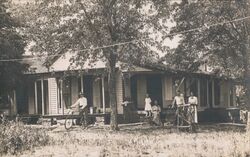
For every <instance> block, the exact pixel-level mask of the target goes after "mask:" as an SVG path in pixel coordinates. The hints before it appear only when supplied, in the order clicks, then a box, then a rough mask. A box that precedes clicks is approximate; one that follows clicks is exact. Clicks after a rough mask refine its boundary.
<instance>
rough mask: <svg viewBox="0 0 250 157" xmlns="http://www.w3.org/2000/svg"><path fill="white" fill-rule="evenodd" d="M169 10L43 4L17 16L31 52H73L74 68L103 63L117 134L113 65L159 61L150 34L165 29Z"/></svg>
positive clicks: (141, 4)
mask: <svg viewBox="0 0 250 157" xmlns="http://www.w3.org/2000/svg"><path fill="white" fill-rule="evenodd" d="M168 6H169V4H168V1H166V0H154V1H153V0H64V1H58V0H43V1H39V2H37V1H36V4H35V5H32V7H30V6H29V8H24V9H23V11H21V14H20V12H19V13H18V14H19V15H21V16H22V17H25V18H26V24H27V25H28V26H29V28H26V30H28V32H27V33H29V34H30V37H31V39H32V40H33V41H35V42H36V45H35V47H34V48H33V51H36V52H46V54H48V55H54V54H64V53H65V52H68V51H73V52H77V55H75V56H74V58H72V59H71V61H72V62H74V63H77V64H78V65H83V64H84V61H86V60H87V59H91V60H92V61H95V60H97V59H99V58H101V59H103V58H104V59H105V60H106V62H107V69H108V84H109V93H110V94H109V95H110V106H111V110H112V111H111V129H112V130H117V129H118V124H117V103H116V90H115V89H116V88H115V80H116V69H115V68H116V63H117V62H118V61H124V62H126V63H127V64H131V63H134V62H137V63H140V64H143V63H145V61H151V60H152V59H155V58H157V54H156V53H154V52H153V51H151V50H150V48H149V47H150V46H154V47H157V48H158V49H161V50H162V49H163V48H161V46H160V45H161V44H160V40H158V42H156V38H157V36H152V33H155V32H160V31H162V29H163V28H164V27H163V23H162V21H165V20H166V19H167V18H168V17H169V16H168V15H169V13H168ZM30 8H32V9H30ZM24 10H25V11H24ZM29 13H32V14H29ZM27 15H29V16H27ZM138 39H142V40H138ZM96 48H97V49H96ZM86 49H88V50H86ZM82 50H85V51H82Z"/></svg>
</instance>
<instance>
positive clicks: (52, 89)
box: [48, 78, 58, 114]
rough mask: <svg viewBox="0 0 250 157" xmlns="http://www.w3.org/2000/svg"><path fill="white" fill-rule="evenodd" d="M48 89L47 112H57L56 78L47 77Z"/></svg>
mask: <svg viewBox="0 0 250 157" xmlns="http://www.w3.org/2000/svg"><path fill="white" fill-rule="evenodd" d="M48 85H49V86H48V89H49V114H57V113H58V101H57V100H58V98H57V97H58V95H57V94H58V92H57V88H58V87H57V82H56V78H49V79H48Z"/></svg>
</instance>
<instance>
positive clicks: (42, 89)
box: [41, 79, 45, 115]
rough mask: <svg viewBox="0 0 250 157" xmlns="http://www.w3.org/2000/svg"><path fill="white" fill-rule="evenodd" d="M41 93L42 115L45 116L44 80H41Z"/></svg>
mask: <svg viewBox="0 0 250 157" xmlns="http://www.w3.org/2000/svg"><path fill="white" fill-rule="evenodd" d="M41 92H42V115H44V114H45V112H44V109H45V108H44V87H43V79H42V80H41Z"/></svg>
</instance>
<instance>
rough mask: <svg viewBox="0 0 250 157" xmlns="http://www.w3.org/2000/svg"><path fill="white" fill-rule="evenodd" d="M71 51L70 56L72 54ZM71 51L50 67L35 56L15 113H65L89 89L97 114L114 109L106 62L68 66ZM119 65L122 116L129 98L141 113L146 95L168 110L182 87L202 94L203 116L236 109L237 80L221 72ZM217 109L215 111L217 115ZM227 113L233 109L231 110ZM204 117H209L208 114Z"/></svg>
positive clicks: (199, 107) (21, 89)
mask: <svg viewBox="0 0 250 157" xmlns="http://www.w3.org/2000/svg"><path fill="white" fill-rule="evenodd" d="M67 55H68V56H67ZM69 58H70V54H66V56H61V57H59V58H57V60H55V61H54V62H53V64H52V65H50V66H49V67H45V66H44V65H43V64H42V63H43V62H42V61H41V60H40V61H39V62H40V64H39V62H37V61H36V60H30V61H29V64H30V65H31V66H30V70H29V72H27V73H26V74H25V75H26V79H25V81H24V82H23V84H22V86H20V87H19V88H18V89H17V90H16V92H15V102H14V105H12V107H13V108H15V109H12V111H13V112H12V114H19V115H42V116H45V115H65V114H66V110H67V108H69V106H70V105H71V104H72V103H74V102H75V101H76V100H77V98H78V93H79V92H84V93H85V96H86V97H87V99H88V106H89V107H94V108H95V112H98V113H108V112H110V106H109V99H108V98H109V97H108V80H107V79H108V78H107V72H106V68H105V62H104V61H102V60H98V61H96V62H94V63H93V64H91V65H90V64H89V63H88V62H86V63H85V64H84V65H83V66H82V67H77V66H75V68H73V69H71V70H68V68H69V66H70V61H69ZM120 64H121V63H118V64H117V73H116V96H117V107H118V114H120V115H123V114H124V106H123V105H122V104H123V102H124V101H125V100H130V101H132V102H133V109H134V111H135V112H137V113H141V112H142V111H143V109H144V98H145V95H146V93H149V95H150V97H151V99H152V100H157V101H158V102H159V103H160V105H161V107H162V109H163V110H164V109H167V108H168V107H169V105H170V104H171V103H172V101H173V97H174V96H175V93H176V89H177V88H179V90H180V91H181V92H182V93H184V95H185V97H186V98H187V97H188V96H189V94H190V92H191V91H192V92H193V93H194V94H195V95H196V96H197V97H198V102H199V106H198V110H199V112H200V113H204V112H205V111H208V110H213V112H210V113H204V114H200V117H201V119H213V118H214V117H216V116H217V117H218V115H219V118H220V112H218V115H216V113H217V112H215V111H219V110H221V109H223V111H227V110H230V109H232V108H235V107H236V97H235V86H234V82H233V80H231V79H226V78H224V77H219V76H216V75H214V74H212V73H209V72H204V71H202V70H201V71H197V72H193V73H189V72H186V71H180V70H175V69H171V68H168V67H165V66H163V65H159V66H157V65H150V66H141V65H140V66H138V65H135V66H133V67H132V68H129V69H124V68H121V66H120ZM212 113H213V114H212ZM226 114H227V113H226ZM204 115H205V118H204ZM202 117H203V118H202Z"/></svg>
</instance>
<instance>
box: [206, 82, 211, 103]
mask: <svg viewBox="0 0 250 157" xmlns="http://www.w3.org/2000/svg"><path fill="white" fill-rule="evenodd" d="M206 82H207V105H206V107H209V105H210V104H209V80H208V79H207V80H206Z"/></svg>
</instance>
